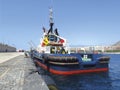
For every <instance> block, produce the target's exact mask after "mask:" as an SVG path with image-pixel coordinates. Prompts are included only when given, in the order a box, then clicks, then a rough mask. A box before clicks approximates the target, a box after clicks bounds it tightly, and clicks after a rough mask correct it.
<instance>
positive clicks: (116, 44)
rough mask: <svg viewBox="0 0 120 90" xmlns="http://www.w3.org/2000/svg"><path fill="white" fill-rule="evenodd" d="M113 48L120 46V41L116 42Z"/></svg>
mask: <svg viewBox="0 0 120 90" xmlns="http://www.w3.org/2000/svg"><path fill="white" fill-rule="evenodd" d="M112 46H120V41H118V42H116V43H115V44H113V45H112Z"/></svg>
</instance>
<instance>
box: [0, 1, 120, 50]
mask: <svg viewBox="0 0 120 90" xmlns="http://www.w3.org/2000/svg"><path fill="white" fill-rule="evenodd" d="M49 7H52V8H53V18H54V19H53V20H54V29H55V28H58V32H59V34H60V36H62V37H64V38H66V39H67V41H68V42H69V45H112V44H114V43H115V42H117V41H119V40H120V0H0V42H1V43H5V44H9V45H11V46H15V47H16V48H17V49H25V50H28V49H29V48H30V44H29V43H30V42H33V43H34V45H35V46H37V45H39V43H40V38H41V37H42V34H43V30H42V27H43V26H44V27H45V28H46V29H49Z"/></svg>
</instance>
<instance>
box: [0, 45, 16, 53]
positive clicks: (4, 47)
mask: <svg viewBox="0 0 120 90" xmlns="http://www.w3.org/2000/svg"><path fill="white" fill-rule="evenodd" d="M15 51H16V48H15V47H13V46H10V45H7V44H2V43H0V52H15Z"/></svg>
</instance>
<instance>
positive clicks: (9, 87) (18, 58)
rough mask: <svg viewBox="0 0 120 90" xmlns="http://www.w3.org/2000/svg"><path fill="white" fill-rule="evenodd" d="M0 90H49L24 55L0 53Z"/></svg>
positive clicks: (30, 61)
mask: <svg viewBox="0 0 120 90" xmlns="http://www.w3.org/2000/svg"><path fill="white" fill-rule="evenodd" d="M0 90H49V89H48V86H47V84H46V82H45V81H44V80H43V78H42V76H40V75H39V74H38V72H37V69H36V67H35V65H34V63H33V61H32V60H31V59H30V58H25V57H24V53H18V52H16V53H0Z"/></svg>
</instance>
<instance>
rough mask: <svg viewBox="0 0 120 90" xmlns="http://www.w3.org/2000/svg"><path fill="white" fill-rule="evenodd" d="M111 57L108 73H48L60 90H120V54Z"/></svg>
mask: <svg viewBox="0 0 120 90" xmlns="http://www.w3.org/2000/svg"><path fill="white" fill-rule="evenodd" d="M107 56H110V64H109V71H108V72H99V73H89V74H79V75H70V76H62V75H53V74H50V73H47V75H49V76H50V77H51V78H52V79H53V80H54V82H55V83H56V86H57V87H58V90H120V54H107Z"/></svg>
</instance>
